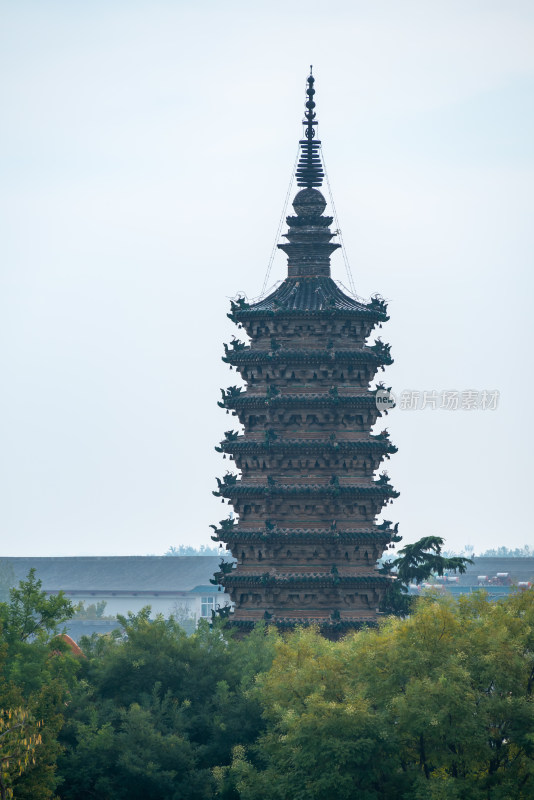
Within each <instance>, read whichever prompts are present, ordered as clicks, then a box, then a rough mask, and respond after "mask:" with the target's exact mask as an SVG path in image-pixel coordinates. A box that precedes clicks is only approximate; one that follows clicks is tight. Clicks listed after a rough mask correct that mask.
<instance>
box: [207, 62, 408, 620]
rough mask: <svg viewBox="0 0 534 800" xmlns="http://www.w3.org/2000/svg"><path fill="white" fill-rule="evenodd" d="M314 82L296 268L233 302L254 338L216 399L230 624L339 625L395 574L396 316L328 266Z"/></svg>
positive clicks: (293, 247) (289, 248)
mask: <svg viewBox="0 0 534 800" xmlns="http://www.w3.org/2000/svg"><path fill="white" fill-rule="evenodd" d="M314 93H315V90H314V78H313V76H312V75H310V77H309V78H308V88H307V95H308V99H307V103H306V119H305V121H304V123H305V125H306V128H305V138H304V139H303V140H302V141H301V142H300V146H301V158H300V161H299V165H298V169H297V183H298V185H299V186H300V187H301V189H300V191H299V192H298V194H297V195H296V197H295V199H294V201H293V208H294V211H295V214H294V215H293V216H289V217H287V224H288V227H289V229H288V232H287V233H286V234H285V239H286V242H285V243H283V244H280V245H278V246H279V247H280V248H281V249H282V250H284V251H285V253H286V254H287V257H288V276H287V278H286V280H285V281H283V283H282V284H281V285H280V286H279V287H278V288H277V289H276V290H275V291H274V292H273V293H272V294H270V295H269V296H268V297H266V298H264V299H262V300H260V301H259V302H257V303H255V304H248V303H247V302H246V301H245V300H242V299H241V300H238V301H237V302H232V307H231V313H230V314H229V315H228V316H229V317H230V319H232V320H233V321H234V322H235V323H236V324H237V325H238V327H240V328H242V329H244V330H245V331H246V333H247V335H248V337H249V342H250V343H249V344H245V343H243V342H240V341H239V340H234V341H233V342H232V343H231V344H230V345H225V356H224V359H223V360H224V361H226V362H227V363H228V364H230V365H231V366H232V367H233V368H234V369H235V370H237V371H238V372H239V374H240V376H241V378H242V379H243V381H244V382H245V388H244V389H240V388H238V387H230V388H229V389H228V390H226V391H223V392H222V394H223V398H222V401H221V402H220V403H219V405H221V406H222V407H223V408H225V409H226V410H227V411H228V412H229V413H231V414H233V415H235V416H237V418H238V419H239V422H240V423H241V424H242V425H243V428H244V430H243V433H238V432H234V431H227V433H226V438H225V439H224V440H223V441H222V442H221V444H220V447H218V448H217V449H218V450H219V451H220V452H223V453H224V454H225V455H226V457H229V458H230V459H233V461H234V462H235V466H236V467H237V468H238V470H239V471H240V473H241V475H240V477H238V476H236V475H234V474H230V473H228V474H227V475H226V476H225V477H224V478H223V479H222V480H218V484H219V487H218V490H217V491H216V492H214V494H216V495H218V496H220V497H222V498H223V499H225V500H226V501H227V502H229V503H230V504H231V505H232V506H233V509H234V511H235V514H236V517H234V516H233V515H232V516H231V518H229V519H227V520H223V521H222V522H221V523H220V524H219V526H213V527H214V528H215V536H213V539H214V540H216V541H220V542H221V543H222V542H224V543H225V544H226V546H227V549H228V550H230V551H231V553H232V555H233V556H234V558H235V559H236V563H235V564H231V563H222V564H221V569H220V572H218V573H217V574H216V579H217V580H218V581H219V582H220V583H221V584H222V585H224V587H225V590H226V591H227V592H228V593H229V594H230V596H231V598H232V601H233V603H234V604H235V607H234V612H233V613H232V615H231V618H232V623H233V624H235V625H238V626H239V627H240V628H242V629H244V630H247V629H248V628H250V627H252V626H253V625H254V623H255V622H257V621H258V620H261V619H266V620H269V621H270V622H272V623H275V624H276V625H278V626H279V627H291V626H294V625H297V624H318V625H319V626H321V629H322V630H323V631H324V633H325V634H326V635H330V636H336V635H339V634H340V633H343V632H344V631H346V630H347V629H351V628H358V627H360V626H361V625H362V624H372V623H374V622H375V621H376V619H377V613H378V606H379V603H380V600H381V597H382V595H383V592H384V590H385V587H386V586H387V583H388V581H389V580H390V578H388V577H387V576H385V575H381V574H380V573H379V572H378V570H377V568H376V566H375V565H376V561H377V559H378V558H379V557H380V556H381V555H382V553H383V551H384V549H385V548H386V546H387V545H388V543H389V542H390V541H392V540H395V539H396V538H397V537H396V528H395V529H392V527H391V523H389V522H384V523H381V524H380V525H379V524H377V522H376V517H377V515H379V514H380V512H381V511H382V509H383V508H384V506H385V505H386V504H387V503H389V502H391V501H392V499H393V498H394V497H396V496H397V492H395V491H394V490H393V488H392V486H391V485H390V483H389V479H388V477H387V475H386V474H385V473H383V474H382V475H380V476H379V477H378V478H377V477H376V472H377V470H378V468H379V466H380V464H381V462H382V460H383V459H384V458H389V455H390V454H391V453H393V452H395V451H396V448H395V447H394V445H392V444H391V442H390V440H389V437H388V434H387V431H383V432H382V433H378V434H371V428H372V427H373V426H374V424H375V422H376V421H377V417H378V416H380V415H381V412H380V411H379V410H378V408H377V404H376V388H375V389H372V388H371V383H372V382H373V380H374V379H375V377H376V375H377V372H378V370H380V369H383V368H384V367H385V366H386V365H388V364H391V363H392V360H391V357H390V352H389V346H388V345H386V344H384V343H382V342H381V341H380V339H379V340H377V341H376V342H375V343H374V344H368V338H369V336H370V334H371V332H372V331H373V329H374V328H375V327H376V326H377V325H381V323H382V322H385V321H386V320H387V319H388V317H387V314H386V304H385V302H384V301H383V300H381V299H378V298H373V299H372V300H371V301H370V302H368V303H365V302H362V301H359V300H357V299H355V298H353V297H351V296H349V295H347V294H346V293H345V292H343V291H342V290H341V289H340V287H339V286H338V284H337V283H336V282H335V281H334V280H332V278H331V277H330V256H331V254H332V252H333V251H334V250H335V249H337V248H338V247H339V246H340V245H339V244H336V243H334V242H332V239H333V238H334V236H335V234H334V233H333V232H332V231H331V230H330V226H331V225H332V222H333V220H332V217H328V216H325V215H324V211H325V208H326V201H325V199H324V197H323V195H322V194H321V192H320V191H319V188H318V187H320V186H321V183H322V179H323V168H322V163H321V155H320V142H319V141H318V140H317V139H316V138H315V126H316V124H317V123H316V120H315V112H314V110H313V109H314V107H315V103H314V100H313V97H314Z"/></svg>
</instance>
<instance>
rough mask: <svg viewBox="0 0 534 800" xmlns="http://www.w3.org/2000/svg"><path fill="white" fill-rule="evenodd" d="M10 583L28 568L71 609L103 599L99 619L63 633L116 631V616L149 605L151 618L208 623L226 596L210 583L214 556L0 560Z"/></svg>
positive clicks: (78, 622) (84, 621)
mask: <svg viewBox="0 0 534 800" xmlns="http://www.w3.org/2000/svg"><path fill="white" fill-rule="evenodd" d="M0 560H1V561H2V562H3V563H4V564H6V565H8V566H10V567H11V569H12V571H13V575H14V578H15V581H16V583H17V584H18V582H19V581H20V580H24V579H25V578H26V577H27V575H28V572H29V571H30V569H32V568H34V569H35V572H36V577H37V578H39V579H40V580H41V582H42V588H43V590H44V591H45V592H46V593H47V594H48V595H53V594H57V593H58V592H59V591H60V590H62V591H63V592H64V593H65V595H66V596H67V597H68V598H69V600H71V601H72V602H73V603H74V604H75V605H77V604H78V603H79V602H80V601H81V602H83V603H84V606H85V608H87V607H88V606H90V605H96V604H97V603H101V602H102V601H105V603H106V607H105V610H104V612H103V615H104V618H97V619H79V620H76V619H74V620H72V621H70V622H69V623H68V624H67V631H68V633H69V634H70V635H71V636H72V637H73V638H74V639H77V638H79V637H80V636H81V635H82V634H86V633H92V632H93V631H97V632H106V631H109V630H111V629H112V628H116V627H117V623H116V621H115V619H111V620H110V619H105V617H113V618H115V617H116V616H117V614H123V615H127V614H128V612H132V613H137V612H139V611H140V610H141V609H142V608H143V607H144V606H150V607H151V616H152V617H155V616H156V615H157V614H162V615H163V616H164V617H165V618H166V619H168V618H169V617H171V616H175V617H176V618H177V619H178V621H179V622H180V621H186V620H187V621H194V623H196V622H198V620H199V619H201V618H206V619H211V612H212V611H214V610H216V609H217V607H221V608H223V607H224V606H225V605H226V604H229V603H230V598H229V596H228V595H227V594H225V593H224V591H223V589H222V587H221V586H214V585H212V584H211V583H210V579H211V578H212V577H213V574H214V572H215V571H216V570H217V569H218V565H219V560H220V559H219V558H218V557H217V556H80V557H77V556H66V557H58V558H54V557H51V558H48V557H43V558H32V557H29V558H2V559H0Z"/></svg>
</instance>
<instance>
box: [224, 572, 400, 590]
mask: <svg viewBox="0 0 534 800" xmlns="http://www.w3.org/2000/svg"><path fill="white" fill-rule="evenodd" d="M247 583H249V584H250V583H262V584H264V585H266V584H267V585H268V584H273V583H278V584H279V583H303V584H309V583H314V584H321V585H323V586H330V585H332V584H333V585H335V586H338V585H339V584H355V583H359V584H366V585H370V584H373V583H375V584H376V583H381V584H386V583H391V578H390V577H389V576H387V575H379V574H378V573H377V572H373V573H368V574H366V575H339V574H337V573H336V574H333V573H332V572H330V571H329V572H306V573H302V572H282V573H281V572H277V573H275V574H273V573H270V572H265V573H264V574H262V575H234V574H232V573H226V575H224V583H223V585H224V586H227V585H228V586H232V585H234V586H235V585H240V584H247Z"/></svg>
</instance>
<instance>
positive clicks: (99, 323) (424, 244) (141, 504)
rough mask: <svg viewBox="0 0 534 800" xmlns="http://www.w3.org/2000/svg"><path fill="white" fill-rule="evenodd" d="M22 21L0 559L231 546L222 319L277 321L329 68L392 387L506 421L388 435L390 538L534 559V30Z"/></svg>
mask: <svg viewBox="0 0 534 800" xmlns="http://www.w3.org/2000/svg"><path fill="white" fill-rule="evenodd" d="M0 8H1V22H0V72H1V80H2V85H1V89H0V108H1V111H2V124H1V126H0V153H1V157H0V158H1V164H0V170H1V175H0V183H1V185H0V204H1V220H0V226H1V230H0V271H1V286H0V335H1V353H0V375H1V381H2V388H1V396H0V460H1V464H0V536H1V543H0V556H1V555H6V556H7V555H9V556H12V555H16V556H30V555H40V556H43V555H113V554H124V555H126V554H147V553H152V554H161V553H163V552H164V551H165V550H166V549H167V548H168V547H169V546H170V545H178V544H193V545H196V546H198V545H200V544H207V543H210V538H209V534H210V533H211V531H210V530H209V527H208V526H209V524H210V523H211V522H217V521H218V520H219V519H221V518H222V517H224V516H226V515H227V513H228V507H227V506H226V505H225V506H222V505H221V504H220V500H218V499H217V498H215V497H213V496H212V494H211V491H212V489H214V488H215V480H214V479H215V476H216V475H218V474H219V475H221V474H223V473H224V472H225V470H226V468H227V466H228V464H229V462H228V461H223V460H222V457H221V456H219V455H217V454H216V453H215V452H214V450H213V447H214V445H215V444H217V443H218V441H220V439H221V438H222V437H223V432H224V430H226V429H228V428H229V427H232V420H231V418H229V417H226V416H225V414H224V412H223V411H221V410H220V409H218V408H217V400H218V399H219V396H220V392H219V389H220V387H223V386H227V385H229V384H233V383H235V382H236V377H235V373H234V372H230V371H229V369H228V367H227V366H226V365H225V364H223V363H222V362H221V360H220V356H221V353H222V342H223V341H225V340H229V339H230V337H231V335H232V333H233V326H232V325H231V324H230V322H229V321H228V320H227V319H226V312H227V311H228V302H229V301H228V298H229V297H231V296H234V295H235V294H236V293H237V292H238V291H242V292H245V293H246V294H247V295H248V296H249V297H256V296H257V295H258V294H259V293H260V290H261V287H262V284H263V281H264V277H265V272H266V268H267V264H268V261H269V255H270V251H271V248H272V246H273V240H274V237H275V234H276V230H277V226H278V220H279V217H280V213H281V210H282V207H283V202H284V197H285V193H286V190H287V184H288V181H289V177H290V173H291V168H292V165H293V161H294V158H295V153H296V146H297V141H298V139H299V137H300V135H301V126H300V121H301V118H302V112H303V101H304V89H305V79H306V76H307V72H308V65H309V64H310V63H313V65H314V74H315V76H316V89H317V95H316V100H317V112H318V119H319V122H320V128H319V132H320V136H321V139H322V141H323V145H324V152H325V156H326V162H327V166H328V171H329V176H330V182H331V185H332V190H333V194H334V199H335V203H336V207H337V211H338V214H339V220H340V225H341V228H342V231H343V233H344V239H345V244H346V248H347V252H348V256H349V260H350V263H351V265H352V271H353V274H354V281H355V284H356V288H357V292H358V294H359V295H360V296H363V297H369V296H370V295H371V294H373V293H375V292H379V293H380V294H382V295H383V296H384V297H386V298H387V299H388V300H389V301H390V315H391V321H390V322H389V323H388V324H387V326H385V327H384V330H383V331H382V332H381V335H382V337H383V339H384V340H385V341H389V342H391V344H392V350H393V356H394V358H395V364H394V365H393V366H392V367H390V368H388V370H387V372H386V374H385V376H384V377H385V380H386V383H387V385H390V384H391V385H392V386H393V389H394V390H395V391H396V392H397V393H400V392H401V391H402V390H414V391H417V390H419V391H424V390H436V391H438V392H440V391H442V390H457V391H468V390H474V391H483V390H485V389H486V390H498V391H499V392H500V400H499V406H498V408H497V410H495V411H489V410H486V411H462V410H457V411H444V410H435V411H432V410H428V409H427V410H425V411H413V412H410V411H405V410H401V409H397V410H395V411H394V412H393V413H391V414H390V416H389V417H388V419H387V425H388V428H389V430H390V433H391V437H392V440H393V441H394V442H395V443H396V444H397V445H398V447H399V453H398V454H397V455H396V456H394V457H393V458H392V459H391V461H390V462H389V463H387V468H388V470H389V473H390V475H391V478H392V481H393V483H394V485H395V486H396V488H398V489H399V490H400V491H401V497H400V498H399V499H398V500H397V501H396V502H395V504H394V505H393V506H391V507H389V508H388V513H387V517H388V518H390V519H393V520H394V521H399V523H400V532H401V533H402V535H403V536H404V537H405V541H414V540H415V539H417V538H419V537H421V536H423V535H427V534H436V535H440V536H443V537H444V538H445V539H446V541H447V546H448V547H451V548H462V547H463V545H465V544H472V545H473V546H474V547H475V552H477V551H481V550H484V549H486V548H487V547H493V546H498V545H501V544H504V545H507V546H521V545H523V544H524V543H529V544H532V543H533V537H532V522H531V518H532V503H531V502H530V494H531V492H532V475H531V473H532V469H531V465H532V458H531V452H532V446H533V442H532V438H533V437H532V423H531V417H532V415H531V413H530V399H531V397H532V396H533V387H532V362H533V341H532V290H533V278H532V275H533V258H532V253H533V245H534V234H533V228H534V226H533V220H532V209H533V207H534V202H533V201H534V188H533V187H534V169H533V166H534V158H533V156H534V147H533V142H534V103H533V96H534V95H533V89H534V5H533V4H532V2H530V1H529V0H525V2H519V1H518V0H501V1H500V2H492V0H480V2H477V1H476V0H460V1H459V2H455V1H454V0H439V1H438V0H420V2H410V0H404V2H396V1H395V0H390V1H389V2H388V0H382V1H381V2H371V1H370V0H365V1H363V0H350V2H336V0H331V1H330V2H317V1H316V0H307V2H291V0H289V1H288V0H285V2H280V1H279V0H270V1H269V2H257V3H253V2H250V0H248V2H237V1H236V0H226V2H224V3H222V2H209V0H204V2H180V0H173V1H172V2H171V1H170V0H169V2H162V1H159V0H150V2H148V1H147V0H144V1H143V2H135V1H133V0H128V2H126V0H124V2H121V1H120V0H106V1H105V2H103V1H101V2H99V0H92V2H90V3H87V2H76V1H75V2H72V0H69V2H66V1H65V2H52V1H50V2H48V0H36V2H28V1H27V0H11V2H5V0H4V2H2V3H1V4H0ZM284 230H285V227H284ZM284 274H285V259H284V257H283V255H282V254H281V253H280V254H278V255H277V256H276V259H275V262H274V265H273V269H272V273H271V277H270V281H269V283H270V284H271V285H272V284H273V283H275V282H276V281H277V280H279V279H281V278H283V277H284ZM333 277H334V278H336V279H339V280H341V281H343V283H345V284H347V282H348V279H347V275H346V271H345V267H344V265H343V259H342V257H341V255H340V253H339V252H338V253H336V254H335V255H334V256H333ZM236 332H237V331H236ZM380 427H382V426H381V425H380V426H379V429H380Z"/></svg>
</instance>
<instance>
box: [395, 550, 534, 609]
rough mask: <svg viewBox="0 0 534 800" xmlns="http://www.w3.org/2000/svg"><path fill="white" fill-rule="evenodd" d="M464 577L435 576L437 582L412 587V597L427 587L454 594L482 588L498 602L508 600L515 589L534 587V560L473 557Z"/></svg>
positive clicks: (526, 558) (451, 575) (453, 574)
mask: <svg viewBox="0 0 534 800" xmlns="http://www.w3.org/2000/svg"><path fill="white" fill-rule="evenodd" d="M473 561H474V563H473V564H469V565H468V566H467V571H466V572H465V573H464V574H463V575H458V574H457V573H453V572H451V573H449V574H448V575H445V576H443V577H441V578H440V577H436V578H435V582H434V583H428V584H422V585H421V586H419V587H416V586H411V587H410V591H411V593H412V594H419V593H420V592H421V591H422V590H424V589H425V588H430V587H432V588H434V589H438V591H444V592H447V593H449V594H452V595H460V594H470V593H471V592H474V591H476V590H477V589H483V590H484V591H485V592H487V594H488V595H489V596H490V597H493V598H495V599H497V598H499V597H506V596H507V595H509V594H510V592H512V591H514V590H515V589H516V588H519V589H528V588H530V586H531V585H534V558H530V557H525V558H495V557H489V556H488V557H484V556H482V557H480V558H476V557H475V558H474V559H473Z"/></svg>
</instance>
